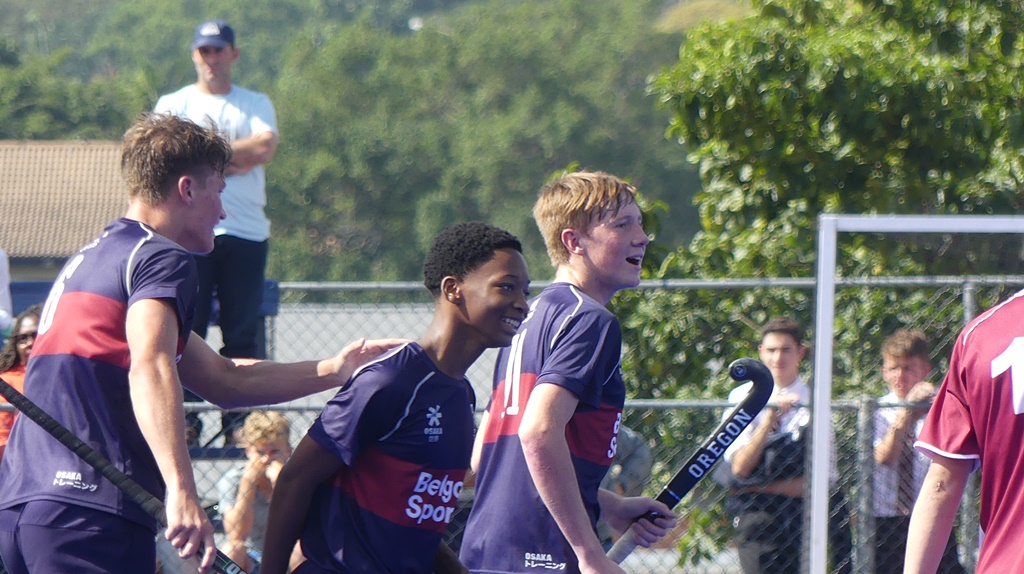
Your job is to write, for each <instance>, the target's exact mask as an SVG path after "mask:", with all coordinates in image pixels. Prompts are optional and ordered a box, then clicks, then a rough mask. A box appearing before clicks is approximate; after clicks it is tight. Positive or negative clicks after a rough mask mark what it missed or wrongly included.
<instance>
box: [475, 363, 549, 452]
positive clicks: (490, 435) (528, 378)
mask: <svg viewBox="0 0 1024 574" xmlns="http://www.w3.org/2000/svg"><path fill="white" fill-rule="evenodd" d="M535 386H537V375H535V374H533V373H524V374H522V375H520V376H519V388H518V389H514V388H512V387H511V386H509V385H508V381H504V380H503V381H501V382H500V383H498V388H497V389H495V391H494V395H493V398H492V399H491V410H490V412H489V414H488V417H487V418H488V420H487V428H486V429H484V443H493V442H495V441H497V440H498V437H499V436H515V435H517V434H519V423H520V421H522V420H523V411H524V410H525V409H526V401H527V400H528V399H529V398H530V393H532V392H533V387H535ZM499 401H500V402H499Z"/></svg>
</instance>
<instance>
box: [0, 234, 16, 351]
mask: <svg viewBox="0 0 1024 574" xmlns="http://www.w3.org/2000/svg"><path fill="white" fill-rule="evenodd" d="M13 315H14V305H13V304H12V303H11V264H10V262H9V261H8V259H7V252H6V251H4V250H3V249H0V339H3V338H5V337H7V330H8V329H10V328H11V317H12V316H13Z"/></svg>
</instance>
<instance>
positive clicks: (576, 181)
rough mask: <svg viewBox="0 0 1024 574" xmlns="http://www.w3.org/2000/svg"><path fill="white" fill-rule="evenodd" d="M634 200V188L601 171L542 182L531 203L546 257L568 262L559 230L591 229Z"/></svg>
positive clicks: (553, 260)
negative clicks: (546, 252)
mask: <svg viewBox="0 0 1024 574" xmlns="http://www.w3.org/2000/svg"><path fill="white" fill-rule="evenodd" d="M635 202H636V188H635V187H633V186H632V185H630V184H628V183H626V182H625V181H623V180H622V179H620V178H618V177H616V176H614V175H611V174H609V173H605V172H602V171H578V172H574V173H567V174H565V175H562V176H561V177H559V178H558V179H556V180H554V181H552V182H551V183H549V184H547V185H545V186H544V187H543V188H541V190H540V194H539V196H538V198H537V203H536V204H535V205H534V206H533V219H534V221H536V222H537V227H538V228H539V229H540V233H541V236H543V237H544V244H545V245H546V246H547V250H548V257H549V258H550V259H551V264H552V265H554V266H555V267H558V266H559V265H562V264H565V263H568V262H569V251H568V250H567V249H566V248H565V245H563V244H562V231H563V230H565V229H575V230H576V231H578V232H580V233H584V234H585V233H587V232H588V231H590V226H591V224H592V223H594V222H595V221H598V220H600V219H601V218H602V217H604V216H606V215H608V214H615V213H617V212H618V211H619V209H621V208H622V207H623V206H624V205H628V204H630V203H635Z"/></svg>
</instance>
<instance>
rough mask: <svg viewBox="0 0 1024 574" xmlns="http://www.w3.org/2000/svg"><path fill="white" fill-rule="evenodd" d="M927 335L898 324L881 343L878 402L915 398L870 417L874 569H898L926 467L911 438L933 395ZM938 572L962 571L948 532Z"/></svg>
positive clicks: (891, 573)
mask: <svg viewBox="0 0 1024 574" xmlns="http://www.w3.org/2000/svg"><path fill="white" fill-rule="evenodd" d="M928 355H929V352H928V339H927V338H926V337H925V335H924V333H922V332H921V331H915V330H907V329H900V330H899V331H896V332H895V333H893V334H892V335H891V336H889V337H888V338H887V339H886V340H885V341H884V342H883V343H882V378H883V379H884V380H885V383H886V385H888V386H889V393H888V394H887V395H885V396H883V397H882V398H881V400H880V402H881V403H917V404H916V405H914V406H899V407H896V406H891V407H885V406H883V407H882V408H879V409H878V410H877V411H875V417H874V427H875V431H874V443H873V444H874V449H875V451H874V454H875V464H876V466H875V473H874V514H875V572H877V573H879V574H899V573H902V572H903V560H904V555H905V554H906V550H907V530H908V528H909V527H910V511H911V510H912V509H913V506H914V501H915V500H917V494H918V492H920V490H921V483H922V482H923V481H924V475H925V473H926V472H927V471H928V463H929V459H928V457H926V456H924V455H923V454H921V453H919V452H916V451H915V450H914V440H915V439H916V437H917V435H918V433H920V431H921V427H922V426H923V425H924V420H923V419H924V416H925V415H927V414H928V407H929V406H931V401H932V399H933V398H934V397H935V386H934V385H932V384H931V383H929V382H928V381H926V380H925V378H926V377H927V376H928V374H929V373H931V371H932V365H931V362H930V359H929V356H928ZM938 571H939V572H940V573H943V574H962V573H963V572H964V568H963V566H961V565H960V561H959V559H958V557H957V551H956V538H955V536H953V535H952V534H951V535H950V536H949V539H948V541H947V543H946V547H945V549H944V550H943V553H942V559H941V561H940V563H939V570H938Z"/></svg>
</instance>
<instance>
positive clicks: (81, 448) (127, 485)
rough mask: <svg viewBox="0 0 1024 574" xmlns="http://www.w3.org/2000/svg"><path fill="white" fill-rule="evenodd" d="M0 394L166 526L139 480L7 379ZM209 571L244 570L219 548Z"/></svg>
mask: <svg viewBox="0 0 1024 574" xmlns="http://www.w3.org/2000/svg"><path fill="white" fill-rule="evenodd" d="M0 395H2V396H3V397H4V398H5V399H7V402H9V403H11V404H12V405H14V408H16V409H18V410H19V411H21V414H23V415H25V416H26V417H28V418H29V419H30V420H31V421H32V422H34V423H36V424H37V425H39V426H40V427H42V428H43V430H45V431H46V432H48V433H49V434H50V436H52V437H53V438H55V439H57V440H58V441H59V442H60V443H61V444H62V445H64V446H66V447H68V448H69V449H71V451H72V452H74V453H75V454H76V455H78V457H79V458H81V459H82V460H83V461H85V463H86V464H88V465H89V466H91V467H93V468H95V469H96V470H97V471H99V473H100V474H102V475H103V476H104V478H106V479H107V480H109V481H110V482H112V483H113V484H114V486H116V487H117V488H118V489H120V490H121V492H123V493H124V494H125V495H126V496H128V498H130V499H131V500H132V502H134V503H136V504H138V505H139V506H141V507H142V509H143V510H145V511H146V514H149V515H150V516H151V517H153V519H154V520H156V521H157V522H158V523H159V524H160V526H161V527H164V528H166V527H167V511H166V509H165V508H164V503H163V502H160V500H159V499H158V498H157V497H155V496H153V495H152V494H151V493H150V492H149V491H148V490H146V489H145V488H143V487H142V485H140V484H139V483H137V482H135V481H134V480H132V479H131V478H130V477H128V476H127V475H125V474H124V473H123V472H121V471H120V470H118V469H117V468H116V467H114V465H113V464H112V463H111V462H110V461H109V460H107V459H106V457H104V456H103V455H102V454H100V453H99V452H97V451H96V449H94V448H92V447H91V446H89V445H87V444H85V442H84V441H83V440H82V439H80V438H78V437H77V436H75V435H73V434H71V431H69V430H68V429H67V428H66V427H65V426H64V425H62V424H60V423H59V422H57V420H56V419H54V418H53V417H51V416H50V415H49V414H47V413H46V412H45V411H44V410H43V409H41V408H39V407H38V406H37V405H36V404H35V403H33V402H32V401H31V400H29V398H28V397H26V396H25V395H23V394H21V393H19V392H18V390H17V389H15V388H14V387H12V386H11V385H10V384H9V383H8V382H7V381H5V380H3V378H0ZM213 572H214V573H215V574H246V572H245V570H243V569H242V567H241V566H239V565H238V564H236V563H235V562H233V561H232V560H231V559H230V558H228V557H227V556H226V555H225V554H224V553H223V552H221V551H220V550H217V557H216V558H215V559H214V561H213Z"/></svg>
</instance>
